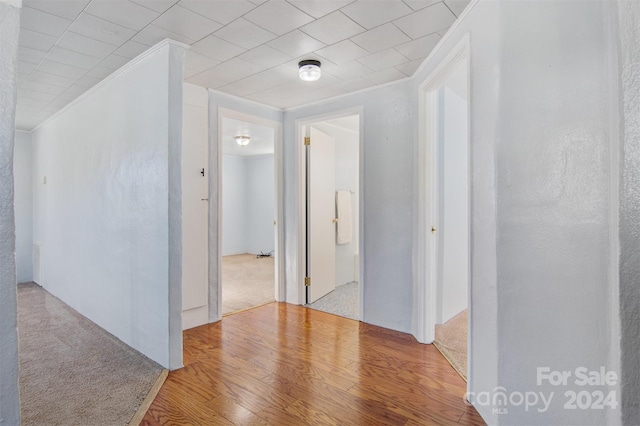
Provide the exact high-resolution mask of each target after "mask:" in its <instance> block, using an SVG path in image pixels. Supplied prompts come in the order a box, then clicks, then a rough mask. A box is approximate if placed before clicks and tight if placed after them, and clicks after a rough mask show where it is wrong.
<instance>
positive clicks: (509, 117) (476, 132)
mask: <svg viewBox="0 0 640 426" xmlns="http://www.w3.org/2000/svg"><path fill="white" fill-rule="evenodd" d="M614 7H615V3H609V2H579V3H576V2H483V1H480V2H478V3H476V4H475V6H474V7H473V9H472V10H471V11H470V12H469V14H468V15H467V16H466V18H464V19H463V21H462V22H460V23H459V24H458V25H457V26H456V27H455V28H453V29H452V31H451V32H450V34H449V36H448V38H447V39H446V40H445V41H444V42H443V44H442V46H441V49H440V50H439V51H437V52H436V53H435V54H433V55H432V57H431V59H429V60H428V61H427V63H426V64H425V66H424V67H423V68H422V70H421V71H420V72H419V73H418V76H417V78H416V82H415V84H416V85H417V84H419V83H420V82H422V81H423V80H424V78H425V77H426V76H427V75H428V74H429V73H430V72H431V71H433V70H434V68H435V67H436V66H437V65H438V64H439V63H440V62H441V61H442V60H443V59H444V57H445V56H446V55H447V54H448V53H449V52H451V51H452V49H453V48H454V46H455V45H456V44H457V43H458V42H459V41H460V40H461V39H462V38H463V37H464V36H465V35H466V34H467V33H470V39H471V53H470V54H471V58H470V61H471V98H470V103H471V105H470V108H471V117H470V121H471V152H470V155H471V159H472V163H471V169H472V181H473V186H472V198H471V199H472V205H471V209H472V246H471V247H472V248H471V252H472V261H471V265H472V269H471V279H472V283H471V347H470V351H471V364H470V376H469V388H470V390H471V391H472V392H476V393H478V392H484V391H486V392H492V391H494V389H495V388H496V387H497V386H503V387H504V388H505V389H506V392H507V393H510V392H514V391H521V392H525V391H532V392H543V393H544V394H545V395H546V396H548V395H549V394H550V392H554V393H555V397H554V399H553V401H552V402H551V404H550V407H549V409H548V410H547V411H544V412H538V410H537V409H529V410H525V407H524V406H523V405H521V406H514V405H510V406H509V407H508V413H507V414H502V415H498V414H497V413H495V412H492V408H494V407H491V406H487V405H482V404H476V408H478V410H479V411H480V413H481V414H482V415H483V417H484V418H485V420H487V421H488V422H489V423H491V424H510V425H513V424H551V423H553V424H584V425H587V424H618V423H619V422H620V419H619V411H618V410H568V409H564V407H563V405H564V403H565V402H566V397H565V396H564V392H565V391H566V390H575V391H580V390H585V388H581V387H578V386H573V385H572V382H569V385H568V386H551V385H549V384H548V383H547V382H544V383H543V384H542V385H538V384H537V382H536V379H537V377H536V373H537V368H538V367H550V368H551V369H552V370H569V371H572V372H573V371H574V370H575V369H576V368H577V367H581V366H584V367H587V368H589V369H592V370H596V369H598V368H600V366H604V368H605V369H607V370H612V371H615V372H616V373H618V374H619V373H620V371H619V370H618V368H617V359H618V356H619V354H617V352H618V350H617V349H616V348H615V347H614V348H613V349H612V348H611V342H612V341H613V340H615V336H616V335H617V333H618V329H617V328H616V320H615V318H617V316H618V312H617V309H616V308H615V305H614V304H613V303H611V299H612V298H614V299H615V294H616V286H617V283H616V282H615V281H614V280H612V274H611V271H612V269H613V268H615V267H617V264H618V263H617V259H616V258H615V257H612V254H611V253H612V251H613V250H612V247H615V245H616V244H617V235H616V232H615V228H612V227H611V224H612V223H614V222H615V217H616V212H615V203H614V202H613V201H612V200H613V198H614V194H613V193H612V191H611V188H612V186H614V185H613V184H612V182H615V180H616V179H617V170H616V168H615V166H614V167H612V164H613V162H612V161H611V158H612V157H611V156H612V155H613V156H615V152H617V140H616V132H615V131H614V130H613V129H615V126H616V123H617V117H616V108H617V101H616V100H615V93H616V89H615V88H616V87H617V84H616V82H615V81H614V80H612V78H614V75H615V72H611V70H615V66H616V64H615V61H614V59H613V58H615V55H612V54H611V53H612V51H613V49H614V48H615V40H614V39H613V36H612V35H613V29H614V28H615V27H614V25H610V24H611V22H613V21H612V20H611V16H612V9H613V8H614ZM612 88H613V90H611V89H612ZM612 93H613V95H614V96H611V94H612ZM597 389H598V390H603V391H605V392H608V391H609V390H613V391H614V392H618V390H619V389H618V388H617V386H612V387H606V386H604V387H598V388H597ZM590 390H596V388H592V389H590ZM618 395H619V394H618ZM636 396H637V394H636Z"/></svg>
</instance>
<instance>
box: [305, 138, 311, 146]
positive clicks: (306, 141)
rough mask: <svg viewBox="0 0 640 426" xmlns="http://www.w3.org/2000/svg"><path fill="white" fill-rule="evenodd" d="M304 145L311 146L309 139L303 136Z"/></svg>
mask: <svg viewBox="0 0 640 426" xmlns="http://www.w3.org/2000/svg"><path fill="white" fill-rule="evenodd" d="M304 144H305V145H307V146H308V145H311V137H309V136H305V137H304Z"/></svg>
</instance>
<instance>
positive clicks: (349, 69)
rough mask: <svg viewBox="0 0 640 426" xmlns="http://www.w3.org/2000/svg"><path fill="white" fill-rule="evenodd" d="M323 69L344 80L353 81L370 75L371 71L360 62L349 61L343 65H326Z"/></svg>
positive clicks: (323, 65)
mask: <svg viewBox="0 0 640 426" xmlns="http://www.w3.org/2000/svg"><path fill="white" fill-rule="evenodd" d="M322 68H323V69H325V70H326V71H327V72H329V73H330V74H331V75H334V76H336V77H338V78H340V79H342V80H351V79H354V78H356V77H358V76H361V75H364V74H369V73H370V72H371V71H373V70H370V69H369V68H367V67H365V66H364V65H362V64H361V63H360V62H358V61H349V62H344V63H341V64H337V65H336V64H332V63H326V64H322Z"/></svg>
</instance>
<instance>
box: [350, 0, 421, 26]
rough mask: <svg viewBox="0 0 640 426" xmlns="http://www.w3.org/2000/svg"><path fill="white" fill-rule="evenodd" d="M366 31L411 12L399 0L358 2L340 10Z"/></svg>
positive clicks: (360, 0)
mask: <svg viewBox="0 0 640 426" xmlns="http://www.w3.org/2000/svg"><path fill="white" fill-rule="evenodd" d="M340 10H341V11H342V13H344V14H345V15H347V16H348V17H349V18H351V19H353V20H354V21H356V22H357V23H358V24H360V25H362V26H363V27H365V28H367V29H371V28H375V27H377V26H378V25H382V24H385V23H387V22H389V21H393V20H394V19H397V18H400V17H401V16H405V15H408V14H410V13H411V12H413V10H411V8H410V7H408V6H407V5H406V4H404V3H403V2H402V1H399V0H358V1H356V2H355V3H351V4H350V5H348V6H346V7H343V8H342V9H340Z"/></svg>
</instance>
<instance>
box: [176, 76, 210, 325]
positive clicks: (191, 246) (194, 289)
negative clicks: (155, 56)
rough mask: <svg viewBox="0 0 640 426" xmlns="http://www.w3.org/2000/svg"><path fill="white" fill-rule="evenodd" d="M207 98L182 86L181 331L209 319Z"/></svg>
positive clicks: (200, 90)
mask: <svg viewBox="0 0 640 426" xmlns="http://www.w3.org/2000/svg"><path fill="white" fill-rule="evenodd" d="M208 126H209V120H208V95H207V91H206V89H203V88H201V87H197V86H193V85H190V84H185V85H184V105H183V124H182V328H183V329H187V328H192V327H196V326H198V325H202V324H206V323H207V322H208V319H209V302H208V299H209V282H208V281H209V280H208V275H209V274H208V215H209V202H208V192H209V189H208V188H209V185H208V182H209V175H208V172H209V171H208V169H207V164H208V156H209V151H208V148H207V144H208Z"/></svg>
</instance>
